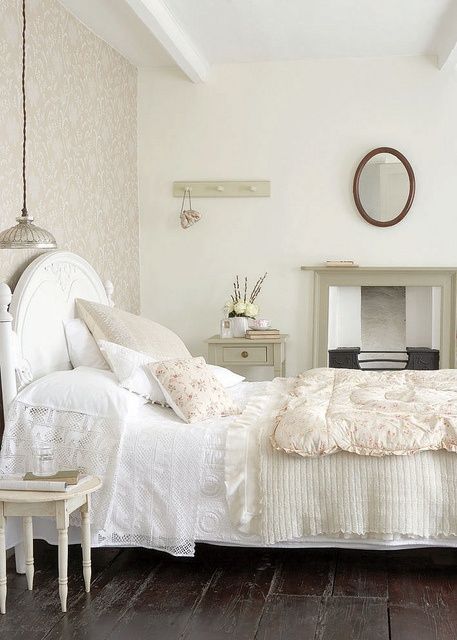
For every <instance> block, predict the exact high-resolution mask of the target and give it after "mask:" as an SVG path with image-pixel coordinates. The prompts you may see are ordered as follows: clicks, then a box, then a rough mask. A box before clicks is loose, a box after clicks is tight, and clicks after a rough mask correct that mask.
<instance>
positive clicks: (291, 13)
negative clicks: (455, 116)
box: [165, 0, 453, 63]
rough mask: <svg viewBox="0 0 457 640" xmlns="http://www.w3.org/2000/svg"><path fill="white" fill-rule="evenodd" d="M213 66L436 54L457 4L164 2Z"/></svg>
mask: <svg viewBox="0 0 457 640" xmlns="http://www.w3.org/2000/svg"><path fill="white" fill-rule="evenodd" d="M165 3H166V5H167V6H168V7H169V9H170V11H171V12H172V13H173V15H174V16H175V18H176V20H178V21H179V22H180V24H181V25H182V26H183V27H184V29H186V31H187V32H188V34H189V35H190V37H191V38H192V39H193V40H194V42H196V43H197V44H198V46H199V47H200V50H201V51H202V53H203V54H204V55H205V56H206V58H207V59H208V60H209V62H210V63H221V62H252V61H262V60H294V59H300V58H331V57H347V56H350V57H377V56H403V55H422V54H434V53H436V50H435V37H436V34H437V31H438V30H439V29H440V28H441V25H442V23H443V21H444V20H445V13H446V11H447V10H448V9H449V7H450V5H451V4H453V1H452V0H165Z"/></svg>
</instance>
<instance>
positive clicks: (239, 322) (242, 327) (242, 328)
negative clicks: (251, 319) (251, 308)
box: [230, 316, 249, 338]
mask: <svg viewBox="0 0 457 640" xmlns="http://www.w3.org/2000/svg"><path fill="white" fill-rule="evenodd" d="M230 324H231V325H232V334H233V337H234V338H244V336H245V335H246V331H247V330H248V328H249V324H248V318H245V317H244V316H237V317H235V318H230Z"/></svg>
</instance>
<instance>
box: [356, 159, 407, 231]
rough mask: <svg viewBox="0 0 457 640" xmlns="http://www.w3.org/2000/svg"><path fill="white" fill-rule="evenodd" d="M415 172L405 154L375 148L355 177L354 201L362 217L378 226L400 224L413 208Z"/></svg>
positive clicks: (364, 160)
mask: <svg viewBox="0 0 457 640" xmlns="http://www.w3.org/2000/svg"><path fill="white" fill-rule="evenodd" d="M415 189H416V180H415V178H414V171H413V169H412V167H411V165H410V164H409V162H408V160H407V159H406V158H405V156H404V155H403V154H401V153H400V152H399V151H397V150H396V149H391V148H390V147H380V148H379V149H373V151H370V153H367V155H366V156H365V157H364V158H363V159H362V161H361V163H360V164H359V166H358V167H357V171H356V172H355V176H354V188H353V190H354V200H355V204H356V207H357V209H358V211H359V213H360V215H361V216H362V217H363V218H365V220H366V221H367V222H369V223H370V224H374V225H375V226H377V227H391V226H392V225H394V224H397V222H400V220H402V219H403V218H404V217H405V216H406V214H407V213H408V211H409V210H410V208H411V205H412V203H413V200H414V192H415Z"/></svg>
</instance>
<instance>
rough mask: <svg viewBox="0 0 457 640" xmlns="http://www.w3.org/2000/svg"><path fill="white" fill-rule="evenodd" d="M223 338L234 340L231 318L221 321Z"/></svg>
mask: <svg viewBox="0 0 457 640" xmlns="http://www.w3.org/2000/svg"><path fill="white" fill-rule="evenodd" d="M221 338H233V334H232V324H231V322H230V319H229V318H224V319H223V320H221Z"/></svg>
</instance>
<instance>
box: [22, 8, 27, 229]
mask: <svg viewBox="0 0 457 640" xmlns="http://www.w3.org/2000/svg"><path fill="white" fill-rule="evenodd" d="M25 28H26V19H25V0H22V115H23V139H22V186H23V202H22V205H23V206H22V215H23V216H24V217H25V216H27V180H26V176H25V145H26V142H27V111H26V107H25Z"/></svg>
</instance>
